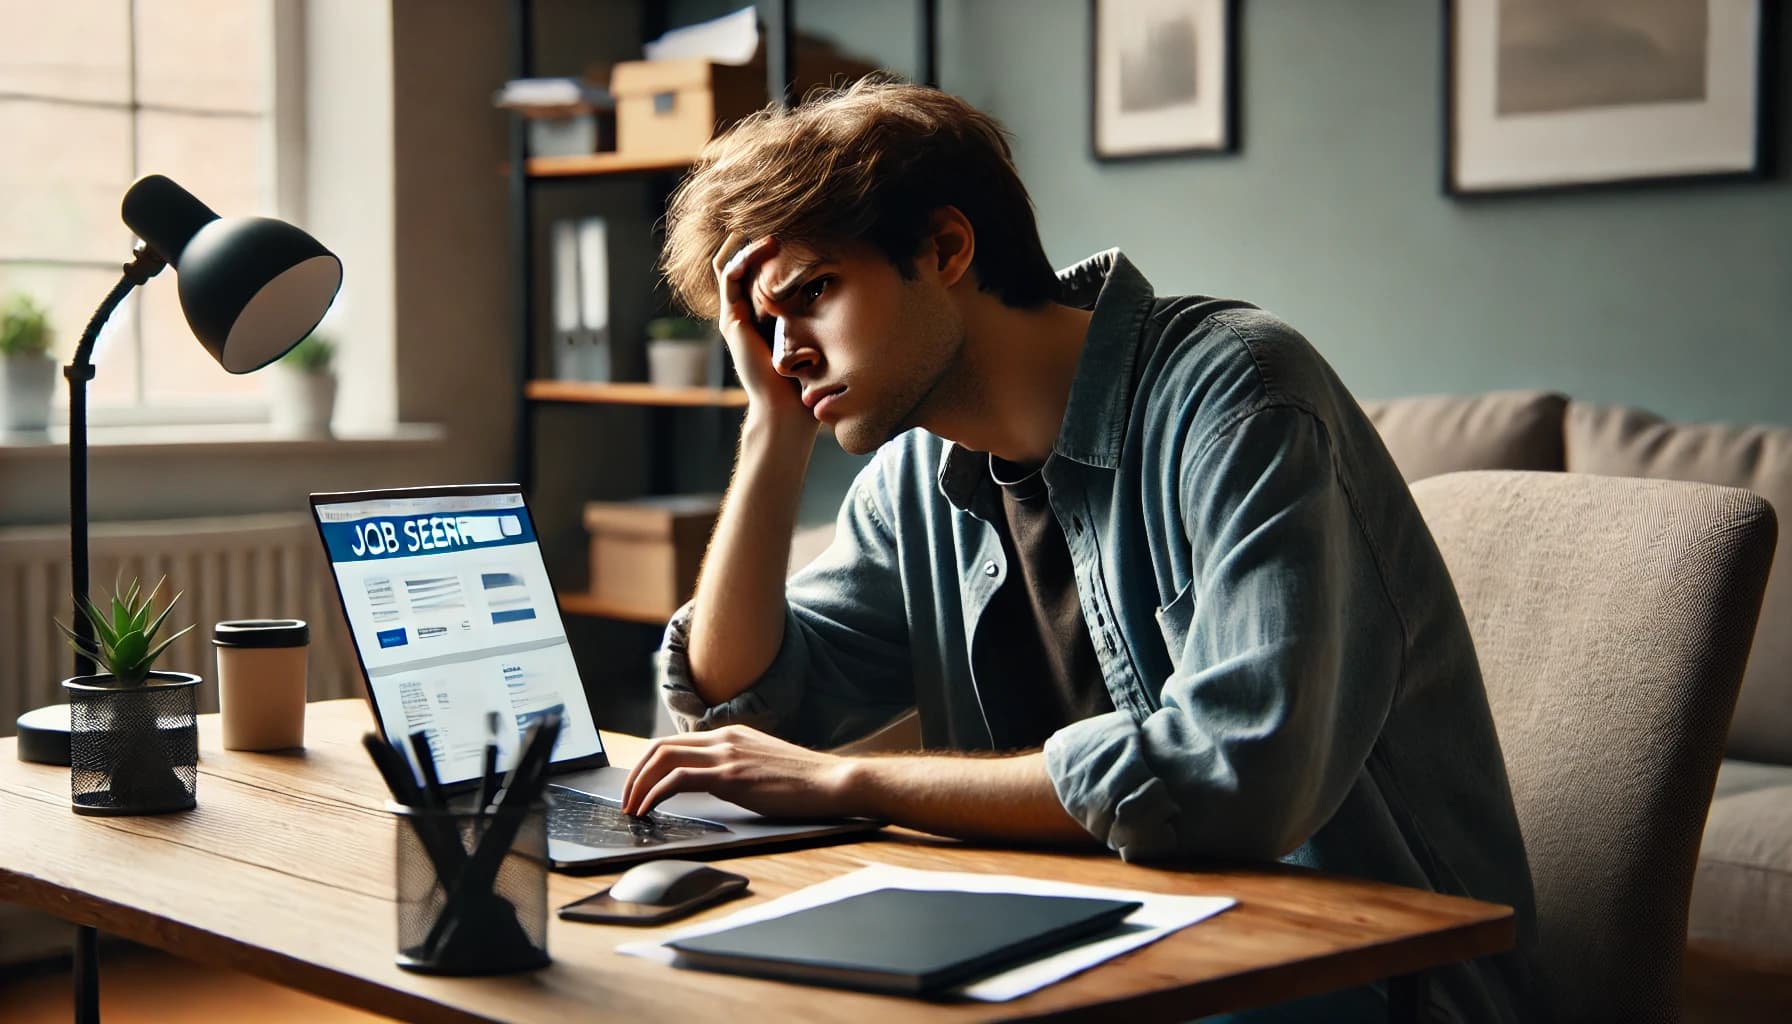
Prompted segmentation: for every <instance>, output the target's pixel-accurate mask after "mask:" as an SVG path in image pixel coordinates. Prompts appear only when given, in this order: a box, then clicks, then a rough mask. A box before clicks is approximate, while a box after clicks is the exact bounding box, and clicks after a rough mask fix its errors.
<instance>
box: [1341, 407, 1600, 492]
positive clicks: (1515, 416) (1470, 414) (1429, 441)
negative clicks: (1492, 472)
mask: <svg viewBox="0 0 1792 1024" xmlns="http://www.w3.org/2000/svg"><path fill="white" fill-rule="evenodd" d="M1567 405H1568V399H1567V398H1566V397H1564V396H1562V395H1558V394H1556V393H1554V392H1551V391H1492V392H1488V393H1487V394H1484V395H1472V396H1463V397H1455V396H1435V397H1423V398H1396V399H1391V400H1387V401H1380V402H1364V403H1363V411H1364V412H1367V413H1368V414H1369V421H1370V422H1371V423H1374V424H1375V429H1376V431H1377V432H1378V433H1380V434H1381V440H1382V443H1383V444H1386V445H1387V446H1388V453H1389V454H1390V455H1392V456H1393V457H1394V464H1395V465H1396V466H1399V467H1400V475H1401V476H1404V477H1405V478H1406V482H1407V483H1411V482H1413V481H1414V480H1422V479H1424V478H1425V477H1428V476H1438V475H1439V474H1443V473H1454V472H1457V471H1458V470H1466V469H1534V470H1541V471H1545V472H1548V471H1559V470H1561V469H1562V467H1563V464H1564V463H1563V459H1562V413H1563V410H1564V409H1565V408H1567Z"/></svg>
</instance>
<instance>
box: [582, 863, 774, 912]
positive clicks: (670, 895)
mask: <svg viewBox="0 0 1792 1024" xmlns="http://www.w3.org/2000/svg"><path fill="white" fill-rule="evenodd" d="M746 884H747V878H746V876H744V875H737V874H735V873H734V872H732V871H723V870H721V869H720V868H713V867H710V866H709V865H708V864H703V863H700V862H698V861H694V860H650V861H647V862H646V863H644V864H637V865H635V866H634V867H632V868H629V869H628V870H627V871H624V872H623V873H622V874H621V876H620V877H618V878H617V879H616V881H615V883H613V884H612V885H611V886H610V892H609V895H610V898H611V899H613V900H619V901H621V902H624V903H646V904H650V905H653V906H658V907H671V906H677V905H679V904H681V903H689V902H690V901H692V900H696V899H699V898H701V897H704V896H708V895H712V894H713V895H720V894H721V893H724V892H731V891H734V890H737V889H741V888H744V887H745V886H746Z"/></svg>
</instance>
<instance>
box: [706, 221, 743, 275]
mask: <svg viewBox="0 0 1792 1024" xmlns="http://www.w3.org/2000/svg"><path fill="white" fill-rule="evenodd" d="M746 241H747V237H746V236H745V235H743V234H741V233H740V232H738V231H731V232H729V233H728V237H727V238H726V239H725V240H724V241H723V242H722V247H721V248H720V249H717V250H716V254H715V255H714V256H712V257H711V258H710V261H709V268H710V269H711V270H713V271H715V272H716V276H717V277H721V276H722V275H723V274H724V273H725V272H726V271H727V269H728V264H729V262H730V261H732V260H733V259H734V257H735V255H736V254H738V253H739V252H740V249H741V246H743V245H745V244H746Z"/></svg>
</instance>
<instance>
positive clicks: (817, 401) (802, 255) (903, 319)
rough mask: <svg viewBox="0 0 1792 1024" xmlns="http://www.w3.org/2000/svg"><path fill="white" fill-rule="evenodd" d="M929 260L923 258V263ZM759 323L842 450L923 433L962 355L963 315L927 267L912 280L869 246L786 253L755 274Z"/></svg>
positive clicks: (794, 247) (779, 363)
mask: <svg viewBox="0 0 1792 1024" xmlns="http://www.w3.org/2000/svg"><path fill="white" fill-rule="evenodd" d="M923 259H925V257H923ZM750 289H751V290H750V292H749V295H750V296H751V301H752V305H753V315H754V319H755V323H756V324H757V325H758V327H759V330H760V333H761V334H762V335H763V336H764V337H765V338H766V339H767V340H768V341H769V342H770V344H771V345H772V358H773V361H774V364H775V365H776V367H777V370H778V372H779V373H781V374H783V375H784V376H786V377H789V378H790V379H791V380H793V381H796V382H797V384H798V385H800V387H801V388H802V392H803V400H804V402H805V404H807V405H808V406H809V407H810V409H811V411H812V412H813V413H814V415H815V418H816V419H818V420H821V421H822V422H824V423H831V424H833V425H834V436H835V438H836V439H838V441H839V442H840V447H842V448H844V449H846V450H847V451H849V452H852V453H854V454H858V455H863V454H866V453H868V452H871V451H873V450H875V449H876V448H877V446H878V445H881V444H883V443H884V442H885V441H887V440H889V439H890V438H892V437H894V436H896V435H897V434H899V433H901V432H902V431H904V430H907V429H909V428H910V427H914V426H922V425H924V420H925V419H926V417H927V414H928V408H927V407H928V402H929V399H930V398H932V397H933V396H934V392H935V390H936V388H938V386H939V384H940V382H941V381H942V380H943V379H944V378H945V377H946V375H947V373H948V372H949V371H950V370H951V369H952V368H953V366H954V363H955V361H956V359H957V358H958V355H959V352H960V351H961V349H962V347H963V342H964V329H963V325H962V322H961V320H960V319H959V315H958V310H957V307H956V306H955V305H954V304H953V303H952V301H951V297H950V295H949V294H948V293H947V291H946V289H945V288H944V287H942V286H941V284H940V282H939V281H938V279H937V278H936V277H933V276H931V275H929V274H928V273H927V272H926V268H925V267H922V269H921V273H920V275H919V276H918V277H917V278H916V279H915V280H905V279H904V278H903V277H902V275H901V274H900V273H898V272H897V270H896V268H895V267H894V266H892V265H891V264H890V262H889V261H888V260H887V259H885V258H884V256H883V254H882V253H881V252H879V251H878V250H877V249H875V248H873V247H872V246H870V245H867V244H864V243H853V244H848V245H844V246H839V247H833V248H830V249H829V250H827V251H826V252H822V251H818V250H816V249H813V248H809V247H806V246H802V245H799V244H795V243H791V244H786V245H782V246H780V247H779V248H778V250H777V251H776V252H775V253H774V254H773V255H772V257H771V258H770V259H768V260H767V261H766V262H765V263H763V264H762V265H760V267H759V268H758V270H757V272H756V273H755V274H754V275H753V279H752V283H751V285H750Z"/></svg>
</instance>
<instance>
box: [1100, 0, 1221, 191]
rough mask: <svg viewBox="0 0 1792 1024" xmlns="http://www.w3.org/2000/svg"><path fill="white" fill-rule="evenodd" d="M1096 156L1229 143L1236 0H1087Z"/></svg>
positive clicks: (1208, 149)
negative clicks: (1088, 4) (1088, 6)
mask: <svg viewBox="0 0 1792 1024" xmlns="http://www.w3.org/2000/svg"><path fill="white" fill-rule="evenodd" d="M1090 15H1091V16H1090V20H1091V22H1092V27H1091V32H1090V39H1091V40H1092V49H1091V59H1090V78H1091V82H1090V90H1089V92H1090V97H1091V103H1090V106H1091V110H1090V119H1089V130H1090V143H1091V147H1092V148H1093V150H1094V152H1095V158H1096V159H1098V160H1125V159H1132V158H1136V157H1150V156H1168V155H1172V154H1177V153H1222V152H1230V151H1232V150H1234V149H1236V148H1237V146H1238V137H1237V132H1238V98H1237V97H1238V47H1237V39H1238V4H1237V0H1091V2H1090Z"/></svg>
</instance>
